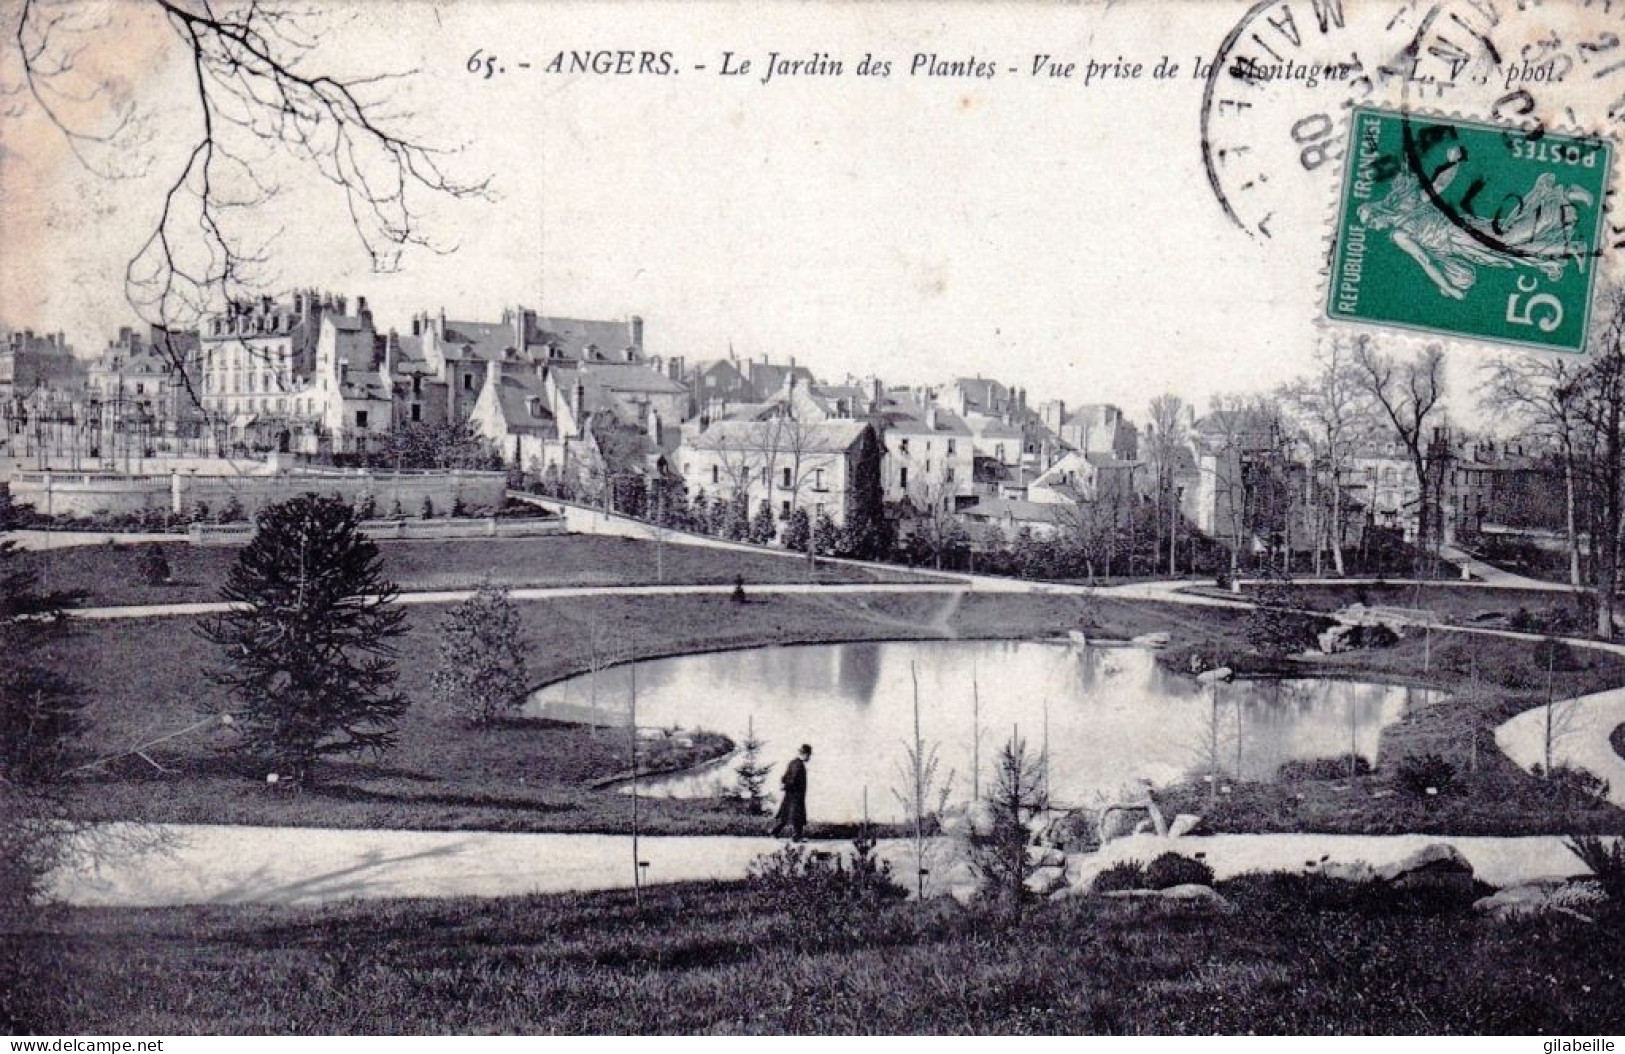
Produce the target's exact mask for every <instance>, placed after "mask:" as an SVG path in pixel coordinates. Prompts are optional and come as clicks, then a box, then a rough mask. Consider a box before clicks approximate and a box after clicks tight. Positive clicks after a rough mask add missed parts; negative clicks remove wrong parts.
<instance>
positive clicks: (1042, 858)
mask: <svg viewBox="0 0 1625 1054" xmlns="http://www.w3.org/2000/svg"><path fill="white" fill-rule="evenodd" d="M1027 860H1028V861H1029V862H1030V863H1031V864H1032V865H1033V866H1034V867H1038V868H1047V867H1053V868H1063V869H1064V868H1065V867H1066V854H1065V853H1063V852H1061V851H1060V850H1059V849H1051V848H1049V847H1048V846H1042V845H1035V846H1029V847H1028V849H1027Z"/></svg>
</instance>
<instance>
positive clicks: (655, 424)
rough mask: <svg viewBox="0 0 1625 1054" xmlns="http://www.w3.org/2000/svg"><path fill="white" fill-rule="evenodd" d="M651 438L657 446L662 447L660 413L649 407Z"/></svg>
mask: <svg viewBox="0 0 1625 1054" xmlns="http://www.w3.org/2000/svg"><path fill="white" fill-rule="evenodd" d="M649 438H650V439H651V440H653V442H654V445H655V446H659V445H660V411H659V410H656V409H655V408H654V407H652V406H651V407H649Z"/></svg>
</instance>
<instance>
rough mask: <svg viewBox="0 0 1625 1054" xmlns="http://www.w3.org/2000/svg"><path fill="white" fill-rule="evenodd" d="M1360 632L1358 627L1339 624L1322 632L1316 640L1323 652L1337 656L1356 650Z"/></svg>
mask: <svg viewBox="0 0 1625 1054" xmlns="http://www.w3.org/2000/svg"><path fill="white" fill-rule="evenodd" d="M1358 632H1359V628H1358V627H1357V626H1350V625H1348V624H1347V623H1343V622H1339V623H1338V624H1337V625H1335V626H1331V627H1329V628H1327V629H1325V630H1322V631H1321V633H1320V636H1318V637H1317V638H1316V640H1317V641H1318V642H1319V644H1320V650H1321V651H1322V652H1324V653H1326V654H1327V655H1336V654H1337V653H1339V652H1344V651H1353V650H1354V648H1355V641H1356V639H1357V636H1358Z"/></svg>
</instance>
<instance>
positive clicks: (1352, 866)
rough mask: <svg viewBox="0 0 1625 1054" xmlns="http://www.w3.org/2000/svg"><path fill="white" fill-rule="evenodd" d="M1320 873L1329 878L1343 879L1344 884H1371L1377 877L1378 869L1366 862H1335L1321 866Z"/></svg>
mask: <svg viewBox="0 0 1625 1054" xmlns="http://www.w3.org/2000/svg"><path fill="white" fill-rule="evenodd" d="M1320 873H1321V874H1323V875H1325V876H1326V877H1327V878H1336V879H1341V880H1342V881H1344V882H1370V881H1371V880H1373V879H1375V878H1376V877H1377V869H1376V868H1374V867H1372V866H1371V865H1370V864H1368V863H1366V862H1365V861H1364V860H1351V861H1348V862H1347V863H1345V862H1343V861H1340V860H1333V861H1332V862H1331V863H1328V864H1322V865H1320Z"/></svg>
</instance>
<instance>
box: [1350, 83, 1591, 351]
mask: <svg viewBox="0 0 1625 1054" xmlns="http://www.w3.org/2000/svg"><path fill="white" fill-rule="evenodd" d="M1353 116H1354V119H1353V121H1352V122H1351V124H1350V131H1349V135H1350V141H1349V143H1348V144H1347V152H1346V154H1345V158H1346V160H1345V165H1344V174H1343V187H1342V197H1341V205H1340V207H1339V208H1338V212H1337V219H1336V222H1337V230H1336V232H1335V237H1336V245H1335V248H1334V250H1333V253H1332V265H1331V266H1332V270H1331V280H1330V282H1329V283H1328V292H1327V299H1326V314H1327V316H1328V317H1329V318H1332V319H1335V320H1339V321H1345V322H1355V323H1367V324H1372V325H1379V326H1392V327H1398V328H1401V329H1411V330H1420V331H1423V332H1428V333H1438V334H1443V335H1449V336H1456V337H1463V338H1467V339H1474V340H1486V341H1495V342H1499V343H1506V344H1517V345H1521V346H1524V347H1531V348H1540V349H1544V350H1547V351H1556V352H1571V353H1580V352H1584V351H1585V343H1586V330H1587V323H1588V320H1589V316H1590V309H1591V296H1592V288H1593V285H1594V282H1595V277H1596V271H1597V263H1598V259H1597V256H1598V252H1599V245H1600V241H1601V238H1602V235H1603V226H1602V221H1603V197H1604V194H1605V193H1606V192H1607V189H1608V178H1609V172H1610V169H1611V166H1612V160H1613V156H1612V149H1611V146H1610V144H1609V142H1608V141H1607V140H1605V139H1602V138H1598V137H1582V136H1569V135H1559V134H1556V133H1553V132H1544V131H1534V132H1531V131H1528V130H1524V129H1519V128H1514V127H1507V126H1502V125H1496V124H1489V123H1484V122H1479V121H1470V120H1464V119H1459V118H1454V117H1442V116H1432V115H1418V114H1413V113H1399V112H1393V111H1388V110H1378V109H1368V108H1364V107H1362V108H1358V109H1356V110H1355V111H1354V115H1353Z"/></svg>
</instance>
